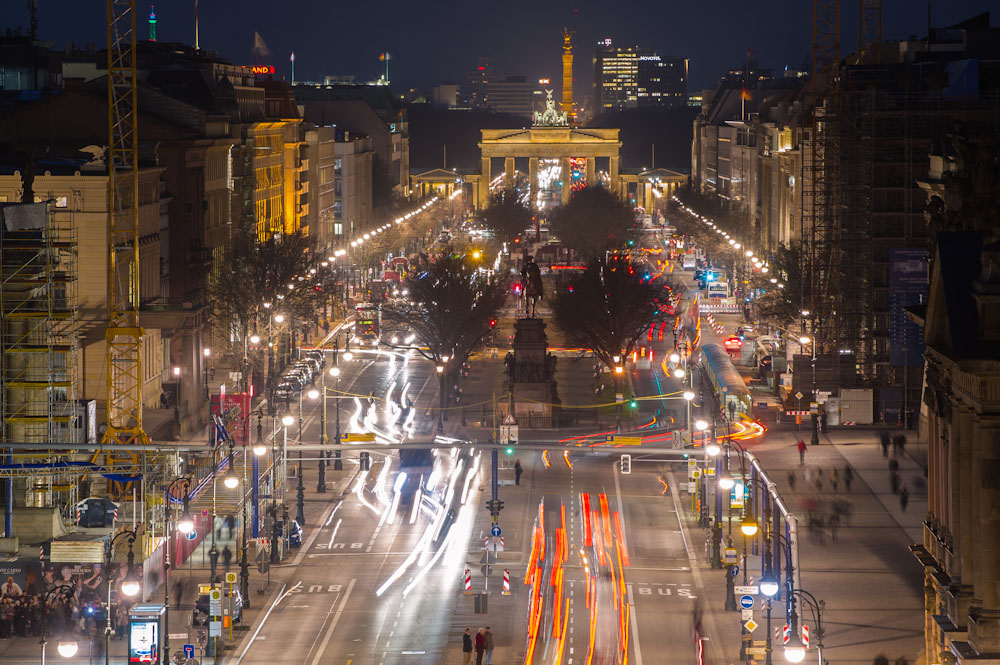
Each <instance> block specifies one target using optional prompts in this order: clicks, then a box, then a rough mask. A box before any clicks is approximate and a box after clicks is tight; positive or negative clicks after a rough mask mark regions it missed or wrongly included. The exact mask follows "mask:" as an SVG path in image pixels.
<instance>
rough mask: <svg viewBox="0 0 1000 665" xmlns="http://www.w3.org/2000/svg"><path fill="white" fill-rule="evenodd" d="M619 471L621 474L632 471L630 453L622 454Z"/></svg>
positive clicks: (625, 474)
mask: <svg viewBox="0 0 1000 665" xmlns="http://www.w3.org/2000/svg"><path fill="white" fill-rule="evenodd" d="M621 471H622V475H623V476H627V475H628V474H630V473H632V456H631V455H622V461H621Z"/></svg>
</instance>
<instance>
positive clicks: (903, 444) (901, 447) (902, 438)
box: [897, 434, 906, 455]
mask: <svg viewBox="0 0 1000 665" xmlns="http://www.w3.org/2000/svg"><path fill="white" fill-rule="evenodd" d="M897 438H898V439H899V444H898V445H899V454H900V455H902V454H903V453H905V452H906V435H905V434H900V435H899V436H898V437H897Z"/></svg>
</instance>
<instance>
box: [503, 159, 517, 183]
mask: <svg viewBox="0 0 1000 665" xmlns="http://www.w3.org/2000/svg"><path fill="white" fill-rule="evenodd" d="M514 169H515V166H514V158H513V157H504V159H503V170H504V176H503V179H504V182H505V183H507V185H508V186H510V187H513V186H514Z"/></svg>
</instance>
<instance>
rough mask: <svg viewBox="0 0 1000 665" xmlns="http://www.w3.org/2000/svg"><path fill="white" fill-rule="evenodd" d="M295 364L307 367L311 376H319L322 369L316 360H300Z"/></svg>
mask: <svg viewBox="0 0 1000 665" xmlns="http://www.w3.org/2000/svg"><path fill="white" fill-rule="evenodd" d="M295 364H296V365H303V364H305V365H308V366H309V369H311V370H312V373H313V374H319V371H320V369H321V368H322V366H321V365H320V364H319V361H318V360H316V359H315V358H309V357H306V358H303V359H302V360H300V361H299V362H297V363H295Z"/></svg>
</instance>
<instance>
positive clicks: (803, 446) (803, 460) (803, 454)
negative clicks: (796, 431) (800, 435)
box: [795, 439, 806, 466]
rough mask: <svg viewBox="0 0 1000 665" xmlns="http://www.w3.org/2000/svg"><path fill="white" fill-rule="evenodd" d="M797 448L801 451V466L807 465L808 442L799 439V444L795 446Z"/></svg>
mask: <svg viewBox="0 0 1000 665" xmlns="http://www.w3.org/2000/svg"><path fill="white" fill-rule="evenodd" d="M795 447H796V448H798V449H799V466H802V465H803V464H805V463H806V442H805V441H803V440H802V439H799V442H798V443H797V444H795Z"/></svg>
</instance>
